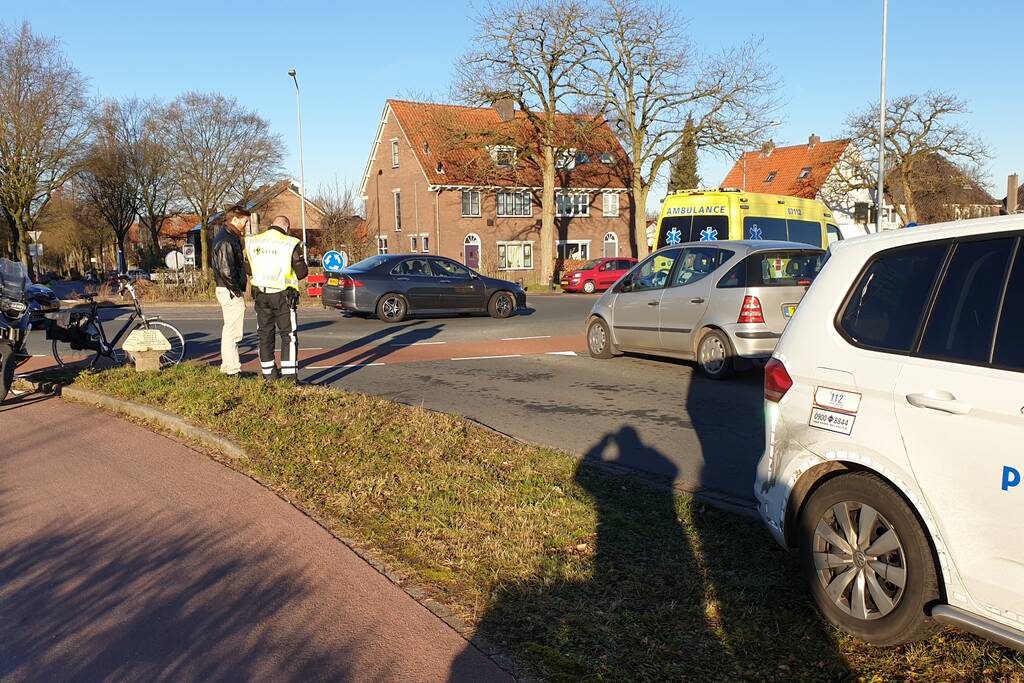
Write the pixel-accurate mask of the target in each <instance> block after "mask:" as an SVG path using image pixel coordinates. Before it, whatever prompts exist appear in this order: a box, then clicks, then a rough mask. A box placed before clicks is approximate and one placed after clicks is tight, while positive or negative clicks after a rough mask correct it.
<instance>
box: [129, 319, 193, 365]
mask: <svg viewBox="0 0 1024 683" xmlns="http://www.w3.org/2000/svg"><path fill="white" fill-rule="evenodd" d="M135 329H136V330H139V329H148V330H158V331H159V332H160V333H161V334H162V335H163V336H164V339H166V340H167V343H168V344H170V345H171V348H170V349H168V350H167V351H164V352H163V354H162V355H161V356H160V367H162V368H169V367H171V366H172V365H177V364H178V363H180V362H181V361H182V359H184V358H185V337H184V336H182V334H181V332H179V331H178V328H176V327H175V326H174V325H171V324H170V323H165V322H164V321H163V320H150V321H148V322H140V323H139V324H138V325H136V326H135Z"/></svg>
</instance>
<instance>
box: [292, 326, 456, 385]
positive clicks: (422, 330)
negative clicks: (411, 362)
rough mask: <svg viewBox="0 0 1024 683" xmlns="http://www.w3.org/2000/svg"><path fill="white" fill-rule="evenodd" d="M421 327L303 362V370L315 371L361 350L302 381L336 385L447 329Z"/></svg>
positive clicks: (382, 333)
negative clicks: (368, 366) (340, 357)
mask: <svg viewBox="0 0 1024 683" xmlns="http://www.w3.org/2000/svg"><path fill="white" fill-rule="evenodd" d="M421 325H423V321H415V322H410V323H404V324H401V325H395V326H393V327H388V328H385V329H382V330H377V331H376V332H372V333H370V334H368V335H365V336H363V337H360V338H359V339H354V340H352V341H350V342H348V343H347V344H343V345H342V346H340V347H338V348H335V349H330V350H327V351H324V352H323V353H321V354H318V355H316V356H314V357H313V358H309V359H306V360H303V361H302V363H301V364H300V369H302V368H315V367H316V366H317V364H318V363H323V362H326V361H329V360H331V359H337V356H339V355H342V354H345V353H347V352H349V351H354V350H357V349H359V353H357V354H355V355H354V356H351V357H348V358H344V359H342V360H341V361H340V362H338V361H337V360H335V365H334V366H332V367H323V368H321V369H319V370H317V371H315V372H314V373H313V374H312V375H308V376H306V377H304V378H303V380H302V381H303V382H304V383H306V384H333V383H334V382H337V381H338V380H340V379H344V378H345V377H348V376H349V375H352V374H354V373H356V372H358V371H359V370H360V368H361V367H363V366H366V365H370V364H372V363H379V362H381V361H382V360H384V359H385V358H387V357H388V356H390V355H391V354H392V353H394V352H395V351H398V350H399V349H402V348H405V347H408V346H413V345H415V344H417V343H421V342H425V341H428V340H430V339H432V338H434V337H436V336H437V335H438V334H440V333H441V331H442V330H444V324H443V323H435V324H433V325H430V326H426V327H421Z"/></svg>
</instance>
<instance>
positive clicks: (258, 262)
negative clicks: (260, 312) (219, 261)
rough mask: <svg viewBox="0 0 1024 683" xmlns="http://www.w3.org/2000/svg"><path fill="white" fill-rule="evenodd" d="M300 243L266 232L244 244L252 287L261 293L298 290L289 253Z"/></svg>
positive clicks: (282, 235) (290, 238)
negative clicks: (264, 291) (265, 290)
mask: <svg viewBox="0 0 1024 683" xmlns="http://www.w3.org/2000/svg"><path fill="white" fill-rule="evenodd" d="M299 242H300V240H299V239H297V238H295V237H290V236H289V235H285V234H283V233H280V232H278V231H277V230H267V231H266V232H261V233H259V234H258V235H253V236H252V237H250V238H248V239H247V240H246V241H245V252H246V254H247V255H248V257H249V265H250V267H251V268H252V285H253V287H259V288H260V289H268V290H277V291H282V290H285V289H289V288H291V289H295V290H297V289H298V288H299V278H298V276H296V275H295V271H294V270H292V252H294V251H295V245H297V244H299Z"/></svg>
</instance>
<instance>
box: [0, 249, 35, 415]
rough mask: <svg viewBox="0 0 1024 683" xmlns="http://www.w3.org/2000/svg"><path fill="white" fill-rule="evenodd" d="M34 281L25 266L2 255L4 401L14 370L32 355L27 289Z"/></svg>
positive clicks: (0, 368) (0, 389)
mask: <svg viewBox="0 0 1024 683" xmlns="http://www.w3.org/2000/svg"><path fill="white" fill-rule="evenodd" d="M31 284H32V281H31V280H29V278H28V274H27V273H26V272H25V267H24V266H23V265H21V264H20V263H18V262H17V261H10V260H8V259H0V402H3V401H4V400H5V399H6V398H7V393H8V392H9V391H10V390H11V385H12V384H14V370H15V368H17V367H18V366H19V365H21V364H22V363H24V362H25V361H27V360H28V359H29V358H31V357H32V356H31V355H30V354H29V353H28V351H27V349H26V348H25V346H26V342H27V340H28V331H29V328H30V326H31V324H32V315H31V312H30V311H29V307H28V301H27V300H26V291H27V289H28V287H29V286H30V285H31Z"/></svg>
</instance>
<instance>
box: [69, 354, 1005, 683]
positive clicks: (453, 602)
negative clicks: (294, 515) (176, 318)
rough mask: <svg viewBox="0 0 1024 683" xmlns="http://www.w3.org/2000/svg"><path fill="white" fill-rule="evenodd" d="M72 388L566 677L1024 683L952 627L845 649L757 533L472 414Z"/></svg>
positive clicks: (341, 396) (284, 392)
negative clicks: (155, 430) (136, 419)
mask: <svg viewBox="0 0 1024 683" xmlns="http://www.w3.org/2000/svg"><path fill="white" fill-rule="evenodd" d="M76 382H77V384H78V385H79V386H82V387H85V388H88V389H93V390H97V391H103V392H106V393H108V394H111V395H114V396H118V397H121V398H126V399H131V400H134V401H138V402H141V403H145V404H149V405H154V406H158V407H160V408H163V409H165V410H169V411H171V412H174V413H176V414H179V415H181V416H182V417H184V418H186V419H188V420H190V421H192V422H193V423H195V424H197V425H201V426H203V427H205V428H207V429H210V430H213V431H216V432H219V433H221V434H224V435H226V436H228V437H230V438H232V439H234V440H235V441H237V442H238V443H239V444H240V445H241V446H243V447H244V448H245V449H246V450H247V451H248V452H249V453H250V454H251V456H250V458H248V459H246V460H243V461H240V462H236V463H233V465H232V466H234V467H236V468H240V469H241V470H242V471H244V472H246V473H248V474H251V475H253V476H255V477H256V478H258V479H259V480H261V481H263V482H264V483H265V484H266V485H267V486H269V487H271V488H273V489H275V490H277V491H279V492H280V493H282V494H283V495H285V496H286V497H288V498H289V499H292V500H295V501H297V502H298V503H300V504H301V505H302V506H304V507H305V508H306V509H307V510H309V511H310V512H312V513H313V514H314V515H316V516H317V517H318V518H319V519H321V520H322V521H323V523H325V524H326V525H327V526H328V527H330V528H331V529H332V530H333V531H335V532H336V533H338V534H339V535H341V536H344V537H347V538H351V539H354V540H356V541H357V542H358V543H360V544H361V545H366V546H369V547H372V548H374V549H376V551H377V552H378V553H379V554H380V556H381V558H382V559H384V560H385V561H386V562H387V563H388V564H389V565H390V566H392V567H394V568H395V569H397V570H398V571H399V573H401V574H403V575H405V576H407V577H408V578H409V579H410V580H412V581H413V582H415V583H416V584H418V585H419V586H420V587H423V588H425V589H426V590H427V591H428V592H429V593H431V594H432V595H433V596H434V597H436V598H437V599H439V600H440V601H441V602H443V603H444V604H445V605H447V606H448V607H449V608H450V609H451V610H452V611H453V612H455V613H456V614H457V615H459V616H460V617H461V618H462V619H464V620H465V621H466V622H468V623H469V624H471V625H473V626H474V627H476V629H477V632H478V633H479V634H480V635H482V636H483V637H484V638H486V639H487V640H489V641H491V642H494V643H497V644H500V645H501V646H503V647H504V648H505V649H506V650H507V651H509V652H510V653H512V654H513V655H514V656H515V657H516V658H517V659H518V660H519V661H520V662H521V663H523V664H524V665H526V666H527V667H528V668H529V669H531V670H533V672H534V673H535V674H538V675H540V676H541V677H543V678H546V679H548V680H551V681H569V680H573V681H576V680H593V681H597V680H602V681H603V680H631V681H632V680H737V679H739V680H777V679H799V680H845V679H854V680H893V679H900V680H906V679H917V678H925V679H943V680H964V679H1001V680H1007V681H1024V657H1022V656H1021V655H1018V654H1016V653H1013V652H1011V651H1009V650H1006V649H1003V648H1000V647H998V646H995V645H992V644H990V643H987V642H984V641H982V640H980V639H977V638H974V637H972V636H969V635H966V634H962V633H959V632H957V631H954V630H949V629H947V630H944V631H941V632H940V633H938V634H937V635H935V636H934V637H933V638H932V639H930V640H929V641H926V642H923V643H918V644H914V645H910V646H906V647H901V648H892V649H882V648H874V647H871V646H867V645H864V644H862V643H859V642H858V641H856V640H854V639H852V638H848V637H845V636H843V635H842V634H839V633H838V632H836V631H835V630H833V629H831V628H829V627H827V626H825V625H823V624H822V622H821V620H820V619H819V617H818V615H817V613H816V612H815V610H814V609H813V607H812V605H811V604H810V603H809V602H808V599H807V597H806V592H805V590H804V589H803V587H802V586H801V585H800V583H799V580H798V578H797V577H798V571H797V567H796V565H795V562H794V561H793V560H792V558H791V557H790V556H789V555H788V554H787V553H785V552H783V551H782V550H780V549H779V548H777V546H776V545H775V544H774V542H772V541H771V539H770V538H769V537H768V535H767V533H765V532H764V531H763V530H762V528H761V527H760V525H759V524H757V523H756V522H754V521H751V520H747V519H744V518H741V517H738V516H735V515H732V514H729V513H726V512H721V511H717V510H714V509H709V508H706V507H704V506H702V505H700V504H698V503H695V502H694V501H693V500H692V499H690V498H688V497H686V496H681V495H678V494H674V493H672V492H669V491H663V490H657V489H653V488H651V487H649V486H645V485H644V484H642V483H640V482H637V481H633V480H630V479H628V478H622V477H615V476H612V475H609V474H607V473H604V472H602V471H600V470H597V469H595V468H591V467H587V466H579V465H578V464H577V461H576V460H575V459H574V458H573V457H572V456H570V455H568V454H565V453H561V452H558V451H555V450H549V449H544V448H537V447H533V446H527V445H524V444H521V443H519V442H517V441H514V440H512V439H508V438H504V437H501V436H499V435H496V434H494V433H492V432H490V431H488V430H486V429H483V428H481V427H478V426H476V425H473V424H471V423H469V422H467V421H465V420H463V419H461V418H457V417H453V416H448V415H442V414H438V413H432V412H429V411H424V410H419V409H416V408H411V407H407V406H402V405H397V404H395V403H392V402H389V401H386V400H383V399H378V398H373V397H368V396H364V395H360V394H353V393H345V392H338V391H334V390H330V389H326V388H319V387H301V388H295V387H291V386H288V385H286V384H269V385H268V384H264V383H263V382H262V381H261V380H257V379H243V380H237V379H231V378H226V377H223V376H221V375H220V374H219V373H218V372H217V371H216V370H215V369H212V368H207V367H203V366H197V365H182V366H179V367H176V368H174V369H173V370H171V371H168V372H164V373H161V374H147V375H141V374H137V373H135V372H134V371H133V370H131V369H119V370H113V371H108V372H102V373H84V374H83V375H81V376H79V377H78V379H77V380H76Z"/></svg>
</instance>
